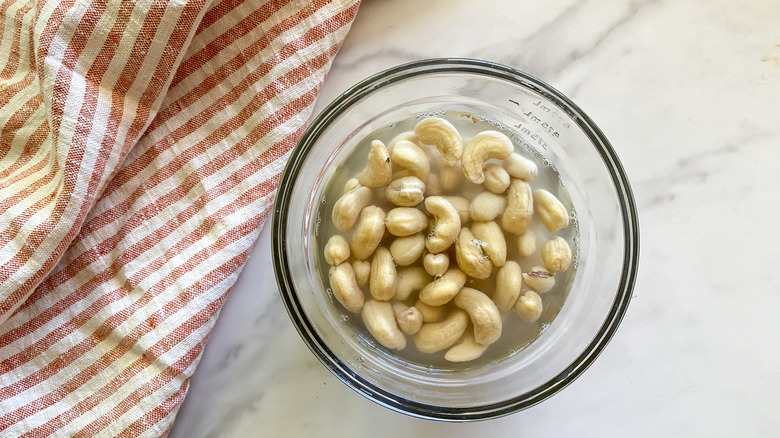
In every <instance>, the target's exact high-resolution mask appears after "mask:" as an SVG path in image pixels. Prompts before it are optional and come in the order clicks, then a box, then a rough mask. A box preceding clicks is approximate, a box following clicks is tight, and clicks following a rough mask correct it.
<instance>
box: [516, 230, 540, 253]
mask: <svg viewBox="0 0 780 438" xmlns="http://www.w3.org/2000/svg"><path fill="white" fill-rule="evenodd" d="M517 251H518V253H519V254H520V257H531V256H532V255H533V254H534V253H535V252H536V234H534V232H533V231H531V230H528V231H526V232H524V233H523V234H521V235H519V236H517Z"/></svg>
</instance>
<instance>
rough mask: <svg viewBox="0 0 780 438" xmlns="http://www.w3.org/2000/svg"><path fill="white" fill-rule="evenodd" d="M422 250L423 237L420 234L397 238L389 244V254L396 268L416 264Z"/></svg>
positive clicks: (423, 247) (423, 245)
mask: <svg viewBox="0 0 780 438" xmlns="http://www.w3.org/2000/svg"><path fill="white" fill-rule="evenodd" d="M382 227H384V223H383V224H382ZM423 250H425V236H423V235H422V233H416V234H412V235H411V236H405V237H398V238H396V239H395V240H393V242H392V243H391V244H390V254H391V255H392V256H393V260H395V263H396V264H397V265H398V266H409V265H411V264H412V263H414V262H416V261H417V260H418V259H419V258H420V256H421V255H422V253H423Z"/></svg>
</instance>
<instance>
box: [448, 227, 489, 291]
mask: <svg viewBox="0 0 780 438" xmlns="http://www.w3.org/2000/svg"><path fill="white" fill-rule="evenodd" d="M455 259H456V260H457V261H458V266H460V269H462V270H463V272H464V273H466V275H468V276H469V277H473V278H479V279H485V278H488V277H489V276H490V272H491V271H492V270H493V262H491V261H490V257H489V256H488V255H487V254H486V253H485V242H483V241H481V240H479V239H477V238H476V237H474V235H473V234H472V233H471V231H470V230H469V229H468V228H461V230H460V234H459V235H458V239H457V240H456V241H455Z"/></svg>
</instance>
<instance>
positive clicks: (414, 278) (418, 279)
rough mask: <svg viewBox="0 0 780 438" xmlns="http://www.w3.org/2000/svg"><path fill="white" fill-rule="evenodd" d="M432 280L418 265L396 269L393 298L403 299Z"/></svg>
mask: <svg viewBox="0 0 780 438" xmlns="http://www.w3.org/2000/svg"><path fill="white" fill-rule="evenodd" d="M431 281H433V278H431V276H430V275H428V274H427V273H426V272H425V270H424V269H423V268H421V267H419V266H409V267H405V268H401V269H399V270H398V287H397V289H396V291H395V297H394V298H395V299H396V300H399V301H403V300H405V299H407V298H409V295H411V294H412V292H414V291H416V290H421V289H422V288H424V287H425V285H427V284H428V283H430V282H431Z"/></svg>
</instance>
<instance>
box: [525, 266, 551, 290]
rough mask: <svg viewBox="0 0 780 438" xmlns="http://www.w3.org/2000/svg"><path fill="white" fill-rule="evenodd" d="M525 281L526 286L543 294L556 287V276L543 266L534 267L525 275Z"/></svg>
mask: <svg viewBox="0 0 780 438" xmlns="http://www.w3.org/2000/svg"><path fill="white" fill-rule="evenodd" d="M523 281H524V282H525V285H526V286H528V287H530V288H531V289H533V290H535V291H536V292H538V293H540V294H543V293H545V292H549V291H550V289H552V288H553V286H555V274H554V273H552V272H550V271H548V270H547V269H545V268H544V267H542V266H534V267H532V268H531V270H530V271H528V272H525V273H523Z"/></svg>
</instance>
